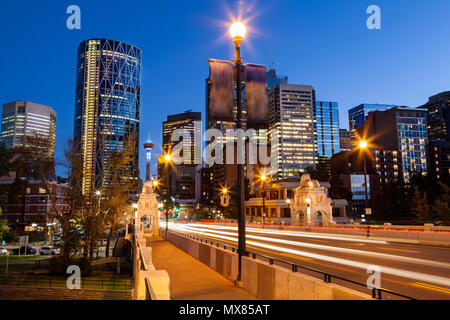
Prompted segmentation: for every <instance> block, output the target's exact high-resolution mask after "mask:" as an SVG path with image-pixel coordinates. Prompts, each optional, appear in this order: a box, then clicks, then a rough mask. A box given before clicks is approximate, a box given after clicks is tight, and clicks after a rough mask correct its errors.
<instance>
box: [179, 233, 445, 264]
mask: <svg viewBox="0 0 450 320" xmlns="http://www.w3.org/2000/svg"><path fill="white" fill-rule="evenodd" d="M186 230H192V231H193V232H197V231H199V230H202V229H201V228H195V227H190V226H186ZM208 232H210V233H211V235H212V236H214V234H223V235H231V236H233V235H235V233H232V232H224V231H216V230H208ZM246 239H254V240H261V241H267V242H274V243H281V244H287V245H291V246H296V247H305V248H312V249H318V250H327V251H334V252H342V253H348V254H356V255H362V256H371V257H374V258H381V259H389V260H397V261H403V262H407V263H415V264H419V265H428V266H434V267H438V268H445V269H450V264H449V263H445V262H439V261H431V260H425V259H418V258H411V257H405V256H397V255H393V254H387V253H379V252H372V251H364V250H356V249H347V248H341V247H333V246H327V245H321V244H313V243H305V242H299V241H291V240H283V239H277V238H270V237H261V236H255V235H249V234H247V235H246Z"/></svg>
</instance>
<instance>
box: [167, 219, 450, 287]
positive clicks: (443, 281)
mask: <svg viewBox="0 0 450 320" xmlns="http://www.w3.org/2000/svg"><path fill="white" fill-rule="evenodd" d="M171 228H173V229H174V230H177V231H184V232H186V231H187V232H192V231H188V230H186V227H179V226H175V225H174V224H172V225H171ZM196 233H197V234H201V235H204V236H208V235H211V234H210V233H207V232H203V231H197V232H196ZM216 237H217V238H220V239H224V240H229V241H233V242H236V241H237V237H229V236H221V235H218V236H216ZM247 243H248V244H249V245H253V246H255V247H260V248H266V249H271V250H275V251H280V252H286V253H292V254H295V255H300V256H304V257H308V258H312V259H318V260H323V261H328V262H332V263H336V264H340V265H346V266H351V267H355V268H359V269H363V270H368V268H369V267H371V266H373V264H367V263H363V262H359V261H354V260H349V259H343V258H335V257H329V256H325V255H322V254H317V253H311V252H307V251H300V250H296V249H290V248H285V247H280V246H274V245H270V244H262V243H260V242H255V241H247ZM378 267H379V268H380V271H381V273H385V274H390V275H395V276H398V277H402V278H409V279H414V280H420V281H425V282H431V283H435V284H438V285H445V286H448V287H450V279H449V278H444V277H440V276H434V275H429V274H424V273H419V272H413V271H407V270H402V269H397V268H391V267H386V266H378Z"/></svg>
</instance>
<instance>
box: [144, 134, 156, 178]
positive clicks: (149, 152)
mask: <svg viewBox="0 0 450 320" xmlns="http://www.w3.org/2000/svg"><path fill="white" fill-rule="evenodd" d="M154 147H155V144H154V143H153V142H152V140H151V139H150V133H149V134H148V139H147V141H146V142H145V143H144V149H145V153H146V155H147V163H146V170H145V181H150V180H151V179H152V177H151V173H150V164H151V160H152V150H153V148H154Z"/></svg>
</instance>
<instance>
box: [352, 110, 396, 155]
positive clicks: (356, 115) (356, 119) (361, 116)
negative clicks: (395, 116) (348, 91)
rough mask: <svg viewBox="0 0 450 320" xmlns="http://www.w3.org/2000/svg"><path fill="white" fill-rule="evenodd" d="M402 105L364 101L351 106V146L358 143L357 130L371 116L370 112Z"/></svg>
mask: <svg viewBox="0 0 450 320" xmlns="http://www.w3.org/2000/svg"><path fill="white" fill-rule="evenodd" d="M395 107H401V106H396V105H390V104H370V103H363V104H360V105H359V106H356V107H354V108H351V109H350V110H348V120H349V131H350V136H351V147H354V146H355V145H356V144H357V139H358V138H357V137H356V130H357V129H358V128H359V127H362V126H363V125H364V122H365V121H366V120H367V117H368V116H369V112H373V111H386V110H389V109H391V108H395Z"/></svg>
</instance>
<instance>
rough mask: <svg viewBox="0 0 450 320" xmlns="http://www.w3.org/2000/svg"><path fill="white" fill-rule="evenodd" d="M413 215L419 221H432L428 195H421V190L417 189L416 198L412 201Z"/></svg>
mask: <svg viewBox="0 0 450 320" xmlns="http://www.w3.org/2000/svg"><path fill="white" fill-rule="evenodd" d="M412 203H413V204H412V213H413V215H414V216H415V217H416V218H417V220H419V221H430V220H431V219H432V216H431V209H430V205H429V204H428V197H427V193H426V192H424V193H423V196H422V195H421V194H420V191H419V188H418V187H416V192H415V193H414V198H413V201H412Z"/></svg>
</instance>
